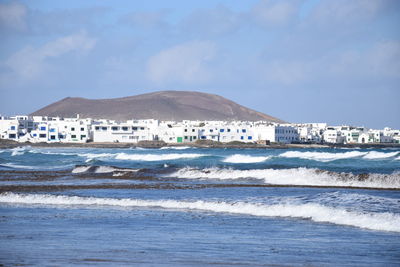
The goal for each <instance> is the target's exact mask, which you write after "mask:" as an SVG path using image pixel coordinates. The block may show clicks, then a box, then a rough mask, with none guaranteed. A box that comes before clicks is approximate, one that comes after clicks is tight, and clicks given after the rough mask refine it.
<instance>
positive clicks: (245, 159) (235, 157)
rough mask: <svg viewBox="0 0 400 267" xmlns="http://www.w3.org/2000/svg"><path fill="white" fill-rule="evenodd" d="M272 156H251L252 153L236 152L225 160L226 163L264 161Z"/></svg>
mask: <svg viewBox="0 0 400 267" xmlns="http://www.w3.org/2000/svg"><path fill="white" fill-rule="evenodd" d="M270 158H271V157H269V156H258V157H255V156H250V155H241V154H235V155H232V156H229V157H226V158H225V159H224V160H223V162H226V163H259V162H264V161H266V160H268V159H270Z"/></svg>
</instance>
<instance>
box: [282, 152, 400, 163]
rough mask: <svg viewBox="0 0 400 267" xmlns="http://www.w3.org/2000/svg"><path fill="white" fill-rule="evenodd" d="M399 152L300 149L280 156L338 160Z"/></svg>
mask: <svg viewBox="0 0 400 267" xmlns="http://www.w3.org/2000/svg"><path fill="white" fill-rule="evenodd" d="M398 154H399V152H389V153H386V152H377V151H370V152H361V151H349V152H344V153H329V152H310V151H307V152H300V151H287V152H284V153H282V154H280V155H279V156H280V157H284V158H301V159H309V160H316V161H322V162H328V161H334V160H340V159H351V158H363V159H387V158H392V157H395V156H397V155H398Z"/></svg>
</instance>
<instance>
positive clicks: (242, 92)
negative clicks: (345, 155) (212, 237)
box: [0, 0, 400, 128]
mask: <svg viewBox="0 0 400 267" xmlns="http://www.w3.org/2000/svg"><path fill="white" fill-rule="evenodd" d="M0 36H1V42H0V114H3V115H14V114H26V113H30V112H33V111H35V110H37V109H39V108H41V107H43V106H45V105H47V104H50V103H52V102H55V101H57V100H60V99H62V98H64V97H68V96H79V97H86V98H92V99H96V98H113V97H122V96H130V95H136V94H141V93H147V92H153V91H159V90H195V91H202V92H207V93H214V94H218V95H221V96H224V97H226V98H229V99H231V100H233V101H235V102H238V103H239V104H242V105H245V106H247V107H250V108H253V109H255V110H258V111H261V112H264V113H267V114H269V115H272V116H275V117H278V118H281V119H283V120H286V121H290V122H328V123H330V124H333V125H341V124H350V125H364V126H367V127H371V128H383V127H385V126H389V127H392V128H400V104H399V103H400V100H399V99H400V2H399V1H396V0H330V1H328V0H290V1H289V0H288V1H276V0H265V1H255V0H254V1H253V0H247V1H242V0H240V1H239V0H224V1H184V0H181V1H178V0H173V1H162V0H159V1H155V0H148V1H107V0H97V1H90V0H86V1H52V0H46V1H41V0H36V1H28V0H27V1H0Z"/></svg>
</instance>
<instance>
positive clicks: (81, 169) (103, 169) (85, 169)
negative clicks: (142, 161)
mask: <svg viewBox="0 0 400 267" xmlns="http://www.w3.org/2000/svg"><path fill="white" fill-rule="evenodd" d="M137 171H138V169H124V168H118V167H113V166H85V165H83V166H76V167H75V168H74V169H73V170H72V171H71V173H111V172H137Z"/></svg>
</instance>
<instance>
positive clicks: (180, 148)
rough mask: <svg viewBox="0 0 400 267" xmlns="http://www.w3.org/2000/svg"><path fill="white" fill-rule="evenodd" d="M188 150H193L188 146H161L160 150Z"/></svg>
mask: <svg viewBox="0 0 400 267" xmlns="http://www.w3.org/2000/svg"><path fill="white" fill-rule="evenodd" d="M189 148H193V147H190V146H163V147H162V148H160V149H162V150H167V149H172V150H185V149H189Z"/></svg>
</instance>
